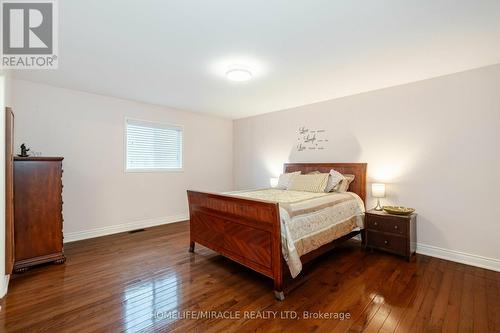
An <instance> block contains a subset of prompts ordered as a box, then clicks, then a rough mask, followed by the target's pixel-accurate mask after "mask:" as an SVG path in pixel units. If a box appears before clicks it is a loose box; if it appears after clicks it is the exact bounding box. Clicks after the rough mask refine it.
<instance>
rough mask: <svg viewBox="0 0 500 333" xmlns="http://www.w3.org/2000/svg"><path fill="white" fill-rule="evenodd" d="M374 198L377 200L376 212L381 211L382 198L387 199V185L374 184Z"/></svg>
mask: <svg viewBox="0 0 500 333" xmlns="http://www.w3.org/2000/svg"><path fill="white" fill-rule="evenodd" d="M372 197H374V198H377V206H375V208H373V209H375V210H377V211H381V210H382V206H381V205H380V198H384V197H385V184H381V183H373V184H372Z"/></svg>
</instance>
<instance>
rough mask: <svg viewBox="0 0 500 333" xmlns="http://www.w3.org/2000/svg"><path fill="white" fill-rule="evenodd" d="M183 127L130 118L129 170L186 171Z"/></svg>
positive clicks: (127, 133) (127, 141)
mask: <svg viewBox="0 0 500 333" xmlns="http://www.w3.org/2000/svg"><path fill="white" fill-rule="evenodd" d="M182 131H183V130H182V127H180V126H174V125H168V124H161V123H153V122H147V121H142V120H134V119H127V120H126V130H125V140H126V142H125V143H126V161H125V163H126V166H125V167H126V170H127V171H161V170H180V169H182Z"/></svg>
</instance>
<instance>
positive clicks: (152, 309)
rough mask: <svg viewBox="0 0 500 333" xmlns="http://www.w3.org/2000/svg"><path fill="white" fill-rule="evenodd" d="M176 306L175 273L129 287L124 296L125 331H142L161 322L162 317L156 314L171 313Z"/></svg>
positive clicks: (176, 282)
mask: <svg viewBox="0 0 500 333" xmlns="http://www.w3.org/2000/svg"><path fill="white" fill-rule="evenodd" d="M178 304H179V280H178V277H177V274H175V273H168V274H167V275H165V276H162V277H159V278H156V279H154V280H152V281H147V282H144V283H140V284H139V285H133V286H130V287H128V288H127V289H126V290H125V294H124V322H125V330H126V331H127V332H138V331H140V330H143V329H144V328H146V327H148V326H151V325H153V324H155V323H156V322H157V321H161V320H163V318H164V316H161V315H160V316H159V315H158V313H165V312H168V311H173V310H175V309H176V308H177V307H178Z"/></svg>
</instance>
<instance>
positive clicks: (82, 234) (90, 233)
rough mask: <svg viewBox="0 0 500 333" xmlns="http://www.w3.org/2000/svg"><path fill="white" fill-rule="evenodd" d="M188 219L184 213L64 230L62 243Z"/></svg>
mask: <svg viewBox="0 0 500 333" xmlns="http://www.w3.org/2000/svg"><path fill="white" fill-rule="evenodd" d="M188 219H189V217H188V216H187V215H186V214H178V215H174V216H168V217H157V218H154V219H147V220H141V221H136V222H131V223H125V224H118V225H112V226H109V227H102V228H95V229H90V230H85V231H77V232H65V233H64V243H69V242H74V241H79V240H83V239H88V238H95V237H100V236H106V235H112V234H117V233H120V232H126V231H132V230H137V229H143V228H149V227H154V226H157V225H162V224H168V223H175V222H180V221H185V220H188Z"/></svg>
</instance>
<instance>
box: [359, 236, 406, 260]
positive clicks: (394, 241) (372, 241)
mask: <svg viewBox="0 0 500 333" xmlns="http://www.w3.org/2000/svg"><path fill="white" fill-rule="evenodd" d="M367 238H368V246H369V247H374V248H379V249H382V250H386V251H389V252H392V253H396V254H401V255H406V249H407V239H406V238H405V237H400V236H396V235H390V234H386V233H381V232H376V231H371V230H368V234H367Z"/></svg>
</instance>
